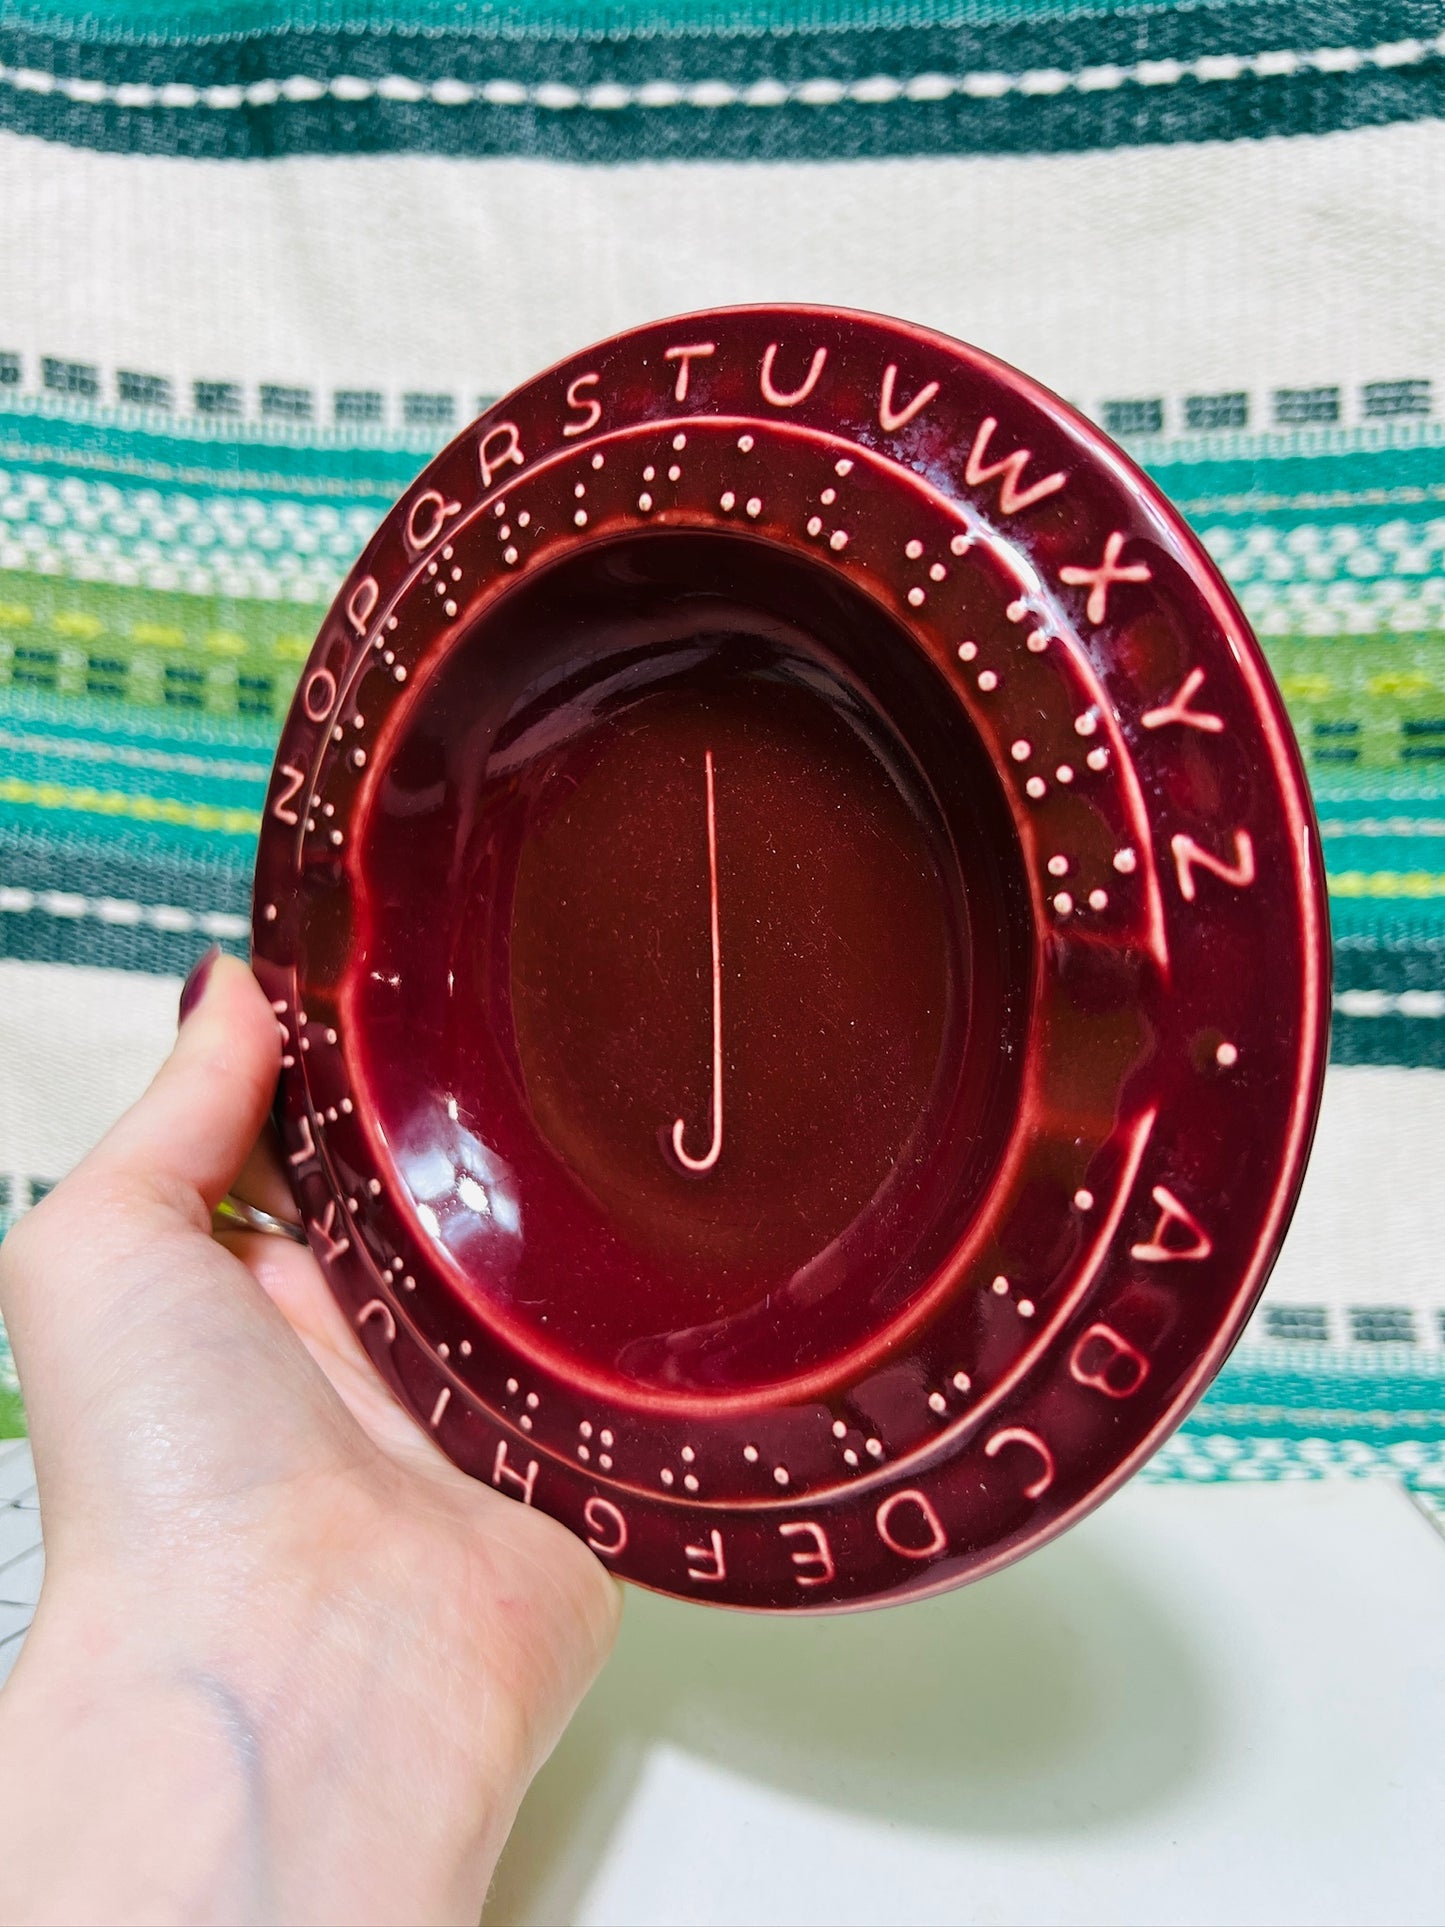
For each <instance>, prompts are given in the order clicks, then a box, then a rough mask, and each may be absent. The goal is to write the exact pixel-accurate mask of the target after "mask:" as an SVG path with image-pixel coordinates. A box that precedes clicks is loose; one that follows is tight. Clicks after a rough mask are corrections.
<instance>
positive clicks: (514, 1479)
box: [492, 1439, 537, 1505]
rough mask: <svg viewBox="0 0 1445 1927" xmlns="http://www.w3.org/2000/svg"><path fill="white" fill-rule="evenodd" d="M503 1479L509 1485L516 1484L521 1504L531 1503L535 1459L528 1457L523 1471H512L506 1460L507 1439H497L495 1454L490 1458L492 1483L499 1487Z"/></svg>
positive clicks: (535, 1474)
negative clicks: (520, 1496)
mask: <svg viewBox="0 0 1445 1927" xmlns="http://www.w3.org/2000/svg"><path fill="white" fill-rule="evenodd" d="M503 1479H505V1480H506V1481H507V1482H508V1484H509V1485H514V1486H516V1488H517V1490H518V1491H519V1492H520V1493H521V1495H522V1504H523V1505H530V1504H531V1503H532V1487H533V1486H534V1485H535V1484H536V1483H537V1461H536V1460H535V1459H528V1461H527V1470H526V1471H525V1472H514V1471H513V1470H512V1468H511V1466H510V1465H509V1464H508V1462H507V1441H506V1440H505V1439H498V1440H497V1455H496V1457H495V1458H494V1459H493V1460H492V1484H493V1485H494V1486H497V1487H498V1488H499V1489H500V1487H501V1483H502V1480H503Z"/></svg>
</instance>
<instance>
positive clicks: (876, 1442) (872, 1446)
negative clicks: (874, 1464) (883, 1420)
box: [863, 1439, 883, 1459]
mask: <svg viewBox="0 0 1445 1927" xmlns="http://www.w3.org/2000/svg"><path fill="white" fill-rule="evenodd" d="M863 1450H864V1451H865V1452H866V1453H867V1454H868V1456H869V1458H870V1459H881V1458H882V1456H883V1444H882V1441H881V1440H880V1439H865V1440H864V1441H863Z"/></svg>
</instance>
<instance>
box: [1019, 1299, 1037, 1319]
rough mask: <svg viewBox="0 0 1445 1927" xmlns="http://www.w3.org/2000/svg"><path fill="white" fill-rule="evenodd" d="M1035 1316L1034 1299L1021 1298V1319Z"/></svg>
mask: <svg viewBox="0 0 1445 1927" xmlns="http://www.w3.org/2000/svg"><path fill="white" fill-rule="evenodd" d="M1033 1315H1034V1301H1033V1299H1032V1298H1020V1300H1019V1317H1020V1318H1032V1317H1033Z"/></svg>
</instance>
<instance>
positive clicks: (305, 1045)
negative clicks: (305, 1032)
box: [301, 1037, 311, 1050]
mask: <svg viewBox="0 0 1445 1927" xmlns="http://www.w3.org/2000/svg"><path fill="white" fill-rule="evenodd" d="M301 1048H302V1050H310V1048H311V1039H310V1038H309V1037H303V1038H302V1039H301Z"/></svg>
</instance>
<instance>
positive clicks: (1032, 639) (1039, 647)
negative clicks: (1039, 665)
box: [1024, 629, 1049, 656]
mask: <svg viewBox="0 0 1445 1927" xmlns="http://www.w3.org/2000/svg"><path fill="white" fill-rule="evenodd" d="M1048 646H1049V639H1048V636H1047V635H1046V633H1045V632H1044V631H1043V630H1042V629H1030V630H1029V634H1028V641H1027V642H1026V643H1025V644H1024V647H1025V648H1026V649H1028V650H1030V651H1031V652H1032V653H1033V654H1034V655H1036V656H1041V655H1042V654H1043V653H1044V651H1045V649H1047V648H1048Z"/></svg>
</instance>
